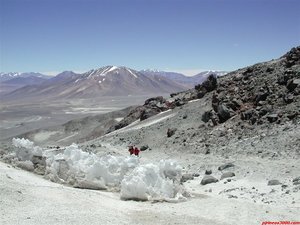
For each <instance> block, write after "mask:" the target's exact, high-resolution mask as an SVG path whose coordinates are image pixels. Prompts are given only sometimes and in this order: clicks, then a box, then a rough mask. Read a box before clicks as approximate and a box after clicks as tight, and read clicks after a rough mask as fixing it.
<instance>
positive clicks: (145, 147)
mask: <svg viewBox="0 0 300 225" xmlns="http://www.w3.org/2000/svg"><path fill="white" fill-rule="evenodd" d="M148 148H149V146H148V145H143V146H142V147H141V151H145V150H147V149H148Z"/></svg>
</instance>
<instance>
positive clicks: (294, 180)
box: [293, 177, 300, 185]
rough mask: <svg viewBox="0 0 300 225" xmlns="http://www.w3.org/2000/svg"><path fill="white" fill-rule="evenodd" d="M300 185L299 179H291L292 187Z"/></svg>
mask: <svg viewBox="0 0 300 225" xmlns="http://www.w3.org/2000/svg"><path fill="white" fill-rule="evenodd" d="M298 184H300V177H296V178H295V179H293V185H298Z"/></svg>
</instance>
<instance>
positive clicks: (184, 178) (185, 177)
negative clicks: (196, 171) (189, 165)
mask: <svg viewBox="0 0 300 225" xmlns="http://www.w3.org/2000/svg"><path fill="white" fill-rule="evenodd" d="M188 180H194V176H193V174H190V173H186V174H183V175H182V177H181V179H180V182H181V183H184V182H186V181H188Z"/></svg>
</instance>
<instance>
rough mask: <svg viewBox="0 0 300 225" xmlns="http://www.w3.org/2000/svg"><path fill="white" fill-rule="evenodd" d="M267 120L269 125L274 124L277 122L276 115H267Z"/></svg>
mask: <svg viewBox="0 0 300 225" xmlns="http://www.w3.org/2000/svg"><path fill="white" fill-rule="evenodd" d="M267 119H268V121H269V122H270V123H274V122H276V121H277V120H278V114H277V113H273V114H269V115H267Z"/></svg>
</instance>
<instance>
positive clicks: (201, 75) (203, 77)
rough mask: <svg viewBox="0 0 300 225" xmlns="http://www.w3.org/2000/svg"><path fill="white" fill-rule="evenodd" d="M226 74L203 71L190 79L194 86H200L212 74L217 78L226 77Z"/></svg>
mask: <svg viewBox="0 0 300 225" xmlns="http://www.w3.org/2000/svg"><path fill="white" fill-rule="evenodd" d="M227 73H228V72H226V71H217V70H208V71H203V72H200V73H198V74H196V75H194V76H192V79H193V80H194V82H195V83H196V84H201V83H202V82H203V81H205V80H206V78H207V77H208V76H209V75H211V74H213V75H215V76H217V77H221V76H224V75H226V74H227Z"/></svg>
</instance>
